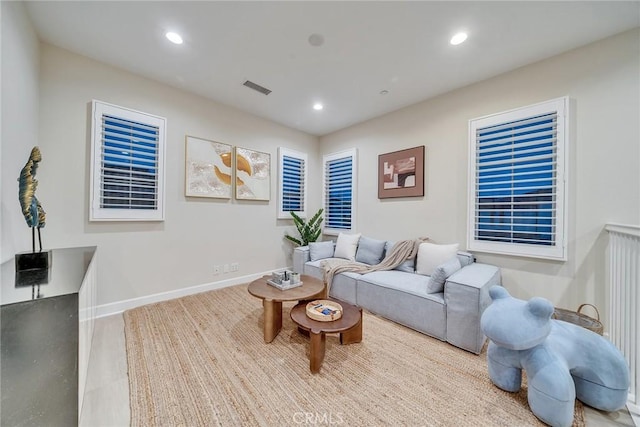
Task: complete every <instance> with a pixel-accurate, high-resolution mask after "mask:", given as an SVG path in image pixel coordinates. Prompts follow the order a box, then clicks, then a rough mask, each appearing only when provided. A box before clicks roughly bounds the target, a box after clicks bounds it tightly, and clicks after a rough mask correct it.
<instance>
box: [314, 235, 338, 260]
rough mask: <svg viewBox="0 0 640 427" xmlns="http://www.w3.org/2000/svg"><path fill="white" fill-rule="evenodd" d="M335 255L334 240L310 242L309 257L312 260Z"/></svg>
mask: <svg viewBox="0 0 640 427" xmlns="http://www.w3.org/2000/svg"><path fill="white" fill-rule="evenodd" d="M331 257H333V242H332V241H331V240H328V241H326V242H312V243H309V258H310V259H311V261H318V260H320V259H325V258H331Z"/></svg>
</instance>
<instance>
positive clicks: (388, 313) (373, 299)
mask: <svg viewBox="0 0 640 427" xmlns="http://www.w3.org/2000/svg"><path fill="white" fill-rule="evenodd" d="M428 280H429V278H428V277H426V276H420V275H419V274H415V273H405V272H402V271H394V270H391V271H376V272H373V273H368V274H364V275H362V276H361V277H360V279H358V281H357V296H358V305H359V306H360V307H364V308H366V309H367V310H369V311H371V312H372V313H376V314H378V315H380V316H383V317H385V318H387V319H389V320H393V321H394V322H398V323H400V324H402V325H405V326H408V327H410V328H413V329H416V330H418V331H420V332H423V333H425V334H428V335H431V336H433V337H436V338H438V339H441V340H444V339H446V334H447V332H446V321H447V320H446V306H445V304H444V294H442V293H439V294H428V293H427V291H426V282H427V281H428Z"/></svg>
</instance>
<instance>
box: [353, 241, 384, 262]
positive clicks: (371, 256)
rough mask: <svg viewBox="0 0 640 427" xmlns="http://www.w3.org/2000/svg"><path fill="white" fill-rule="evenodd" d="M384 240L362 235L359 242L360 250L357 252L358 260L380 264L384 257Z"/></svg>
mask: <svg viewBox="0 0 640 427" xmlns="http://www.w3.org/2000/svg"><path fill="white" fill-rule="evenodd" d="M386 243H387V242H385V241H384V240H376V239H370V238H368V237H360V241H359V242H358V252H356V261H358V262H363V263H365V264H369V265H376V264H380V261H382V258H383V257H384V247H385V244H386Z"/></svg>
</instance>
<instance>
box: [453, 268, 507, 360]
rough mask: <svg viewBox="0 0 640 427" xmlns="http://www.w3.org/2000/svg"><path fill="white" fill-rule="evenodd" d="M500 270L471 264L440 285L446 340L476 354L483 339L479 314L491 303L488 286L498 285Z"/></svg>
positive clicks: (480, 347) (482, 343)
mask: <svg viewBox="0 0 640 427" xmlns="http://www.w3.org/2000/svg"><path fill="white" fill-rule="evenodd" d="M501 283H502V277H501V272H500V269H499V268H498V267H496V266H494V265H488V264H479V263H473V264H470V265H468V266H466V267H464V268H462V269H461V270H459V271H457V272H456V273H454V274H452V275H451V276H449V278H448V279H447V281H446V283H445V286H444V300H445V304H446V306H447V341H448V342H450V343H451V344H453V345H455V346H456V347H460V348H463V349H465V350H468V351H471V352H473V353H476V354H479V353H480V351H481V350H482V346H483V345H484V342H485V340H486V338H485V336H484V334H483V333H482V330H481V329H480V317H481V316H482V313H483V312H484V310H485V309H486V308H487V307H488V306H489V304H490V303H491V297H490V296H489V288H491V287H492V286H493V285H500V284H501Z"/></svg>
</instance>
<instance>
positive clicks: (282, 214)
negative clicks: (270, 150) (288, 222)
mask: <svg viewBox="0 0 640 427" xmlns="http://www.w3.org/2000/svg"><path fill="white" fill-rule="evenodd" d="M285 157H291V158H294V159H298V160H300V161H302V163H303V165H304V170H303V172H302V176H301V180H302V183H301V186H302V197H301V200H300V202H301V204H302V209H301V210H300V211H293V212H295V213H296V214H298V216H300V217H301V218H306V217H307V182H308V175H309V156H308V155H307V153H302V152H300V151H295V150H292V149H289V148H285V147H279V148H278V214H277V215H278V219H292V218H291V214H290V213H289V212H291V211H288V210H284V209H283V207H284V206H283V204H284V199H285V197H284V158H285Z"/></svg>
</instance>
